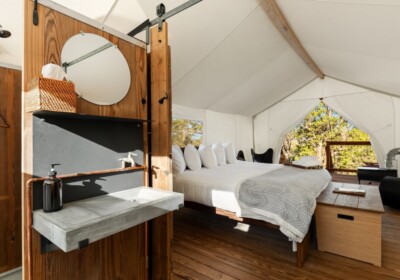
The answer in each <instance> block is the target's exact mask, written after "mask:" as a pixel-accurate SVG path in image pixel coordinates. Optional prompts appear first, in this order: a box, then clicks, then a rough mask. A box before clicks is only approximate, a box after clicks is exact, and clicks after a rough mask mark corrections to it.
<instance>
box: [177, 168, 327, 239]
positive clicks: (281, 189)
mask: <svg viewBox="0 0 400 280" xmlns="http://www.w3.org/2000/svg"><path fill="white" fill-rule="evenodd" d="M330 181H331V176H330V174H329V172H327V171H326V170H322V169H321V170H312V171H309V170H308V171H306V170H302V169H298V168H295V167H287V166H283V165H280V164H265V163H254V162H243V161H238V162H237V163H234V164H227V165H225V166H219V167H216V168H210V169H207V168H202V169H201V170H198V171H191V170H186V171H185V172H183V173H180V174H174V181H173V187H174V191H176V192H181V193H183V194H184V195H185V201H192V202H197V203H200V204H203V205H207V206H211V207H216V208H220V209H223V210H227V211H230V212H234V213H235V214H236V216H238V217H246V218H252V219H258V220H263V221H266V222H269V223H272V224H275V225H279V228H280V230H281V231H282V233H284V234H285V235H286V236H287V237H288V238H289V240H291V241H296V242H301V241H302V240H303V238H304V236H305V234H306V233H307V231H308V227H309V224H310V222H311V217H312V215H313V212H314V210H315V205H316V198H317V197H318V196H319V194H320V193H321V192H322V191H323V190H324V189H325V188H326V186H327V185H328V184H329V182H330ZM246 197H247V199H246ZM285 203H286V204H285ZM260 206H261V207H260ZM303 208H304V209H303ZM290 209H291V210H290ZM300 214H301V215H300ZM300 218H301V219H300Z"/></svg>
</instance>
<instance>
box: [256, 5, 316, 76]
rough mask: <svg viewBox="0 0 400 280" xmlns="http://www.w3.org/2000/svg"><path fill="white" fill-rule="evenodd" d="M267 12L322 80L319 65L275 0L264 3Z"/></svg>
mask: <svg viewBox="0 0 400 280" xmlns="http://www.w3.org/2000/svg"><path fill="white" fill-rule="evenodd" d="M263 7H265V9H266V12H267V14H268V16H269V18H270V19H271V21H272V22H273V24H274V25H275V26H276V28H278V30H279V31H280V32H281V34H282V35H283V37H284V38H285V39H286V40H287V41H288V43H289V44H290V45H291V46H292V48H293V49H294V50H295V51H296V52H297V54H298V55H299V56H300V57H301V58H302V59H303V61H304V62H305V63H306V64H307V65H308V67H310V69H311V70H312V71H313V72H314V73H315V74H316V75H317V76H318V77H319V78H320V79H323V78H324V74H323V73H322V71H321V70H320V69H319V67H318V66H317V64H315V62H314V61H313V59H312V58H311V57H310V55H309V54H308V53H307V51H306V50H305V49H304V47H303V46H302V45H301V43H300V40H299V39H298V38H297V36H296V34H295V33H294V32H293V30H292V28H291V27H290V25H289V23H288V22H287V20H286V18H285V17H284V15H283V14H282V12H281V10H280V9H279V7H278V5H277V4H276V2H275V0H266V1H264V3H263Z"/></svg>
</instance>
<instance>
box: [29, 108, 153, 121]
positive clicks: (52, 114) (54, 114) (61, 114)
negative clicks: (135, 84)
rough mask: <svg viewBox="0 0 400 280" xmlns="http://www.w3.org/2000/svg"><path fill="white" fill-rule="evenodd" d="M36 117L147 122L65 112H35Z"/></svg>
mask: <svg viewBox="0 0 400 280" xmlns="http://www.w3.org/2000/svg"><path fill="white" fill-rule="evenodd" d="M33 115H34V116H37V117H41V118H43V117H59V118H70V119H85V120H98V121H115V122H130V123H144V122H146V120H140V119H128V118H119V117H104V116H96V115H84V114H77V113H65V112H52V111H36V112H33Z"/></svg>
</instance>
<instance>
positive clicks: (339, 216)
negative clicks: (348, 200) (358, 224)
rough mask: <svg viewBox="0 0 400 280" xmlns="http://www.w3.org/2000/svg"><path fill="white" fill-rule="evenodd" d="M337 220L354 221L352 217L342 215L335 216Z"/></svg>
mask: <svg viewBox="0 0 400 280" xmlns="http://www.w3.org/2000/svg"><path fill="white" fill-rule="evenodd" d="M337 217H338V219H344V220H350V221H354V216H349V215H344V214H337Z"/></svg>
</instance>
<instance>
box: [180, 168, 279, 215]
mask: <svg viewBox="0 0 400 280" xmlns="http://www.w3.org/2000/svg"><path fill="white" fill-rule="evenodd" d="M280 167H281V165H279V164H265V163H256V162H245V161H238V162H237V163H233V164H227V165H224V166H218V167H215V168H210V169H208V168H202V169H201V170H196V171H192V170H185V172H183V173H180V174H174V180H173V186H174V191H175V192H180V193H183V194H185V200H186V201H193V202H197V203H200V204H203V205H207V206H211V207H217V208H221V209H224V210H227V211H231V212H235V213H236V214H237V215H238V216H240V215H241V209H240V207H239V204H238V201H237V199H236V196H235V190H236V188H237V187H238V186H239V185H240V184H241V183H242V182H243V181H244V180H246V179H248V178H251V177H254V176H258V175H261V174H264V173H266V172H269V171H272V170H275V169H278V168H280Z"/></svg>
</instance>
